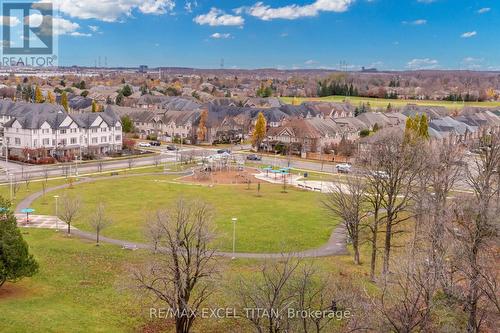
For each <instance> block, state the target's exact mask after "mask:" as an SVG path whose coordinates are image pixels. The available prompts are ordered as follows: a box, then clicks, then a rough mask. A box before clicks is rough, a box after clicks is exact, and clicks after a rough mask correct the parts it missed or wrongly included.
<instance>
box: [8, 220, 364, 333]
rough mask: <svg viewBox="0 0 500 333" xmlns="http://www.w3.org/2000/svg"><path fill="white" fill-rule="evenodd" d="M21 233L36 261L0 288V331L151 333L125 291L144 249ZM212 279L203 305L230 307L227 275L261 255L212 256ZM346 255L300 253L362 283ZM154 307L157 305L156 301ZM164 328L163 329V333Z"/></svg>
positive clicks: (243, 273)
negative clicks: (216, 273) (30, 271)
mask: <svg viewBox="0 0 500 333" xmlns="http://www.w3.org/2000/svg"><path fill="white" fill-rule="evenodd" d="M23 236H24V238H25V240H26V241H27V242H28V244H29V246H30V251H31V253H33V255H34V256H35V258H36V259H37V261H38V263H39V265H40V271H39V272H38V274H36V275H35V276H33V277H31V278H25V279H23V280H21V281H19V282H17V283H16V284H11V283H7V284H5V285H4V286H3V287H2V288H1V289H0V323H1V325H0V332H2V333H24V332H28V331H29V332H32V333H48V332H57V333H62V332H68V333H69V332H71V333H79V332H82V333H87V332H88V333H91V332H92V333H93V332H102V333H114V332H117V333H118V332H120V333H122V332H159V331H154V330H143V329H142V328H144V327H146V323H147V321H148V310H147V309H148V308H149V307H150V306H151V305H152V304H150V303H149V302H147V301H144V302H142V301H141V298H137V296H136V295H134V294H133V291H132V290H131V289H129V288H128V286H131V285H132V282H131V280H130V278H129V274H130V270H129V267H130V265H135V264H137V263H140V262H142V261H143V260H144V259H145V258H146V257H147V256H148V254H147V252H145V251H141V250H139V251H135V252H131V251H126V250H122V249H120V248H119V247H117V246H112V245H106V244H103V245H101V246H100V247H96V246H95V245H94V244H93V243H92V242H88V241H83V240H81V239H78V238H68V237H66V236H65V235H64V234H63V233H56V232H55V231H54V230H40V229H33V230H28V231H26V230H24V235H23ZM218 260H219V267H220V269H221V271H220V273H221V275H220V285H218V288H217V289H216V293H215V294H214V295H213V297H212V298H211V299H210V301H209V303H208V305H207V306H209V307H225V306H228V307H234V306H235V305H236V303H235V297H234V293H233V291H234V286H235V284H234V281H237V279H239V278H240V277H245V278H246V279H250V280H251V279H253V276H254V275H255V274H259V267H260V265H261V263H262V261H261V260H246V259H238V260H234V261H233V260H226V259H221V258H219V259H218ZM351 260H352V259H351V257H350V256H341V257H335V258H319V259H307V260H306V263H314V264H315V266H316V267H317V268H318V269H320V270H323V271H326V272H331V273H332V274H333V275H334V276H336V277H338V276H339V274H340V275H341V276H343V277H344V279H345V278H346V276H349V277H351V278H352V279H353V282H352V283H361V284H363V285H365V286H366V287H367V288H368V289H369V290H370V289H373V286H371V285H370V284H368V283H367V282H366V270H367V268H368V266H367V265H364V266H362V267H355V266H354V265H352V263H351ZM157 306H158V305H157ZM244 324H245V325H246V324H247V323H246V322H245V321H244V320H236V319H221V320H217V319H200V320H198V321H197V322H196V324H195V331H196V332H214V333H215V332H233V331H234V332H241V333H250V332H253V330H251V329H249V328H248V326H244ZM168 332H171V331H168Z"/></svg>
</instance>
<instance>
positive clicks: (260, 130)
mask: <svg viewBox="0 0 500 333" xmlns="http://www.w3.org/2000/svg"><path fill="white" fill-rule="evenodd" d="M266 134H267V121H266V118H265V117H264V114H263V113H262V112H259V115H258V116H257V122H256V123H255V129H254V131H253V135H252V145H253V146H254V147H257V150H260V146H261V144H262V142H263V141H264V139H265V138H266Z"/></svg>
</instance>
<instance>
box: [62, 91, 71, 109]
mask: <svg viewBox="0 0 500 333" xmlns="http://www.w3.org/2000/svg"><path fill="white" fill-rule="evenodd" d="M61 105H62V107H63V108H64V110H66V112H68V111H69V105H68V95H67V94H66V92H65V91H63V93H62V94H61Z"/></svg>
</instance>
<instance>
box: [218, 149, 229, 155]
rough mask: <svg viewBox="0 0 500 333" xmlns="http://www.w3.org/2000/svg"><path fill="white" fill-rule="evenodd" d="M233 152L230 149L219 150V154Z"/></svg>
mask: <svg viewBox="0 0 500 333" xmlns="http://www.w3.org/2000/svg"><path fill="white" fill-rule="evenodd" d="M224 153H226V154H231V151H230V150H229V149H219V150H217V154H224Z"/></svg>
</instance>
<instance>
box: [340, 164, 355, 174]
mask: <svg viewBox="0 0 500 333" xmlns="http://www.w3.org/2000/svg"><path fill="white" fill-rule="evenodd" d="M336 168H337V171H338V172H339V173H349V172H351V169H352V166H351V165H350V164H347V163H342V164H337V166H336Z"/></svg>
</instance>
